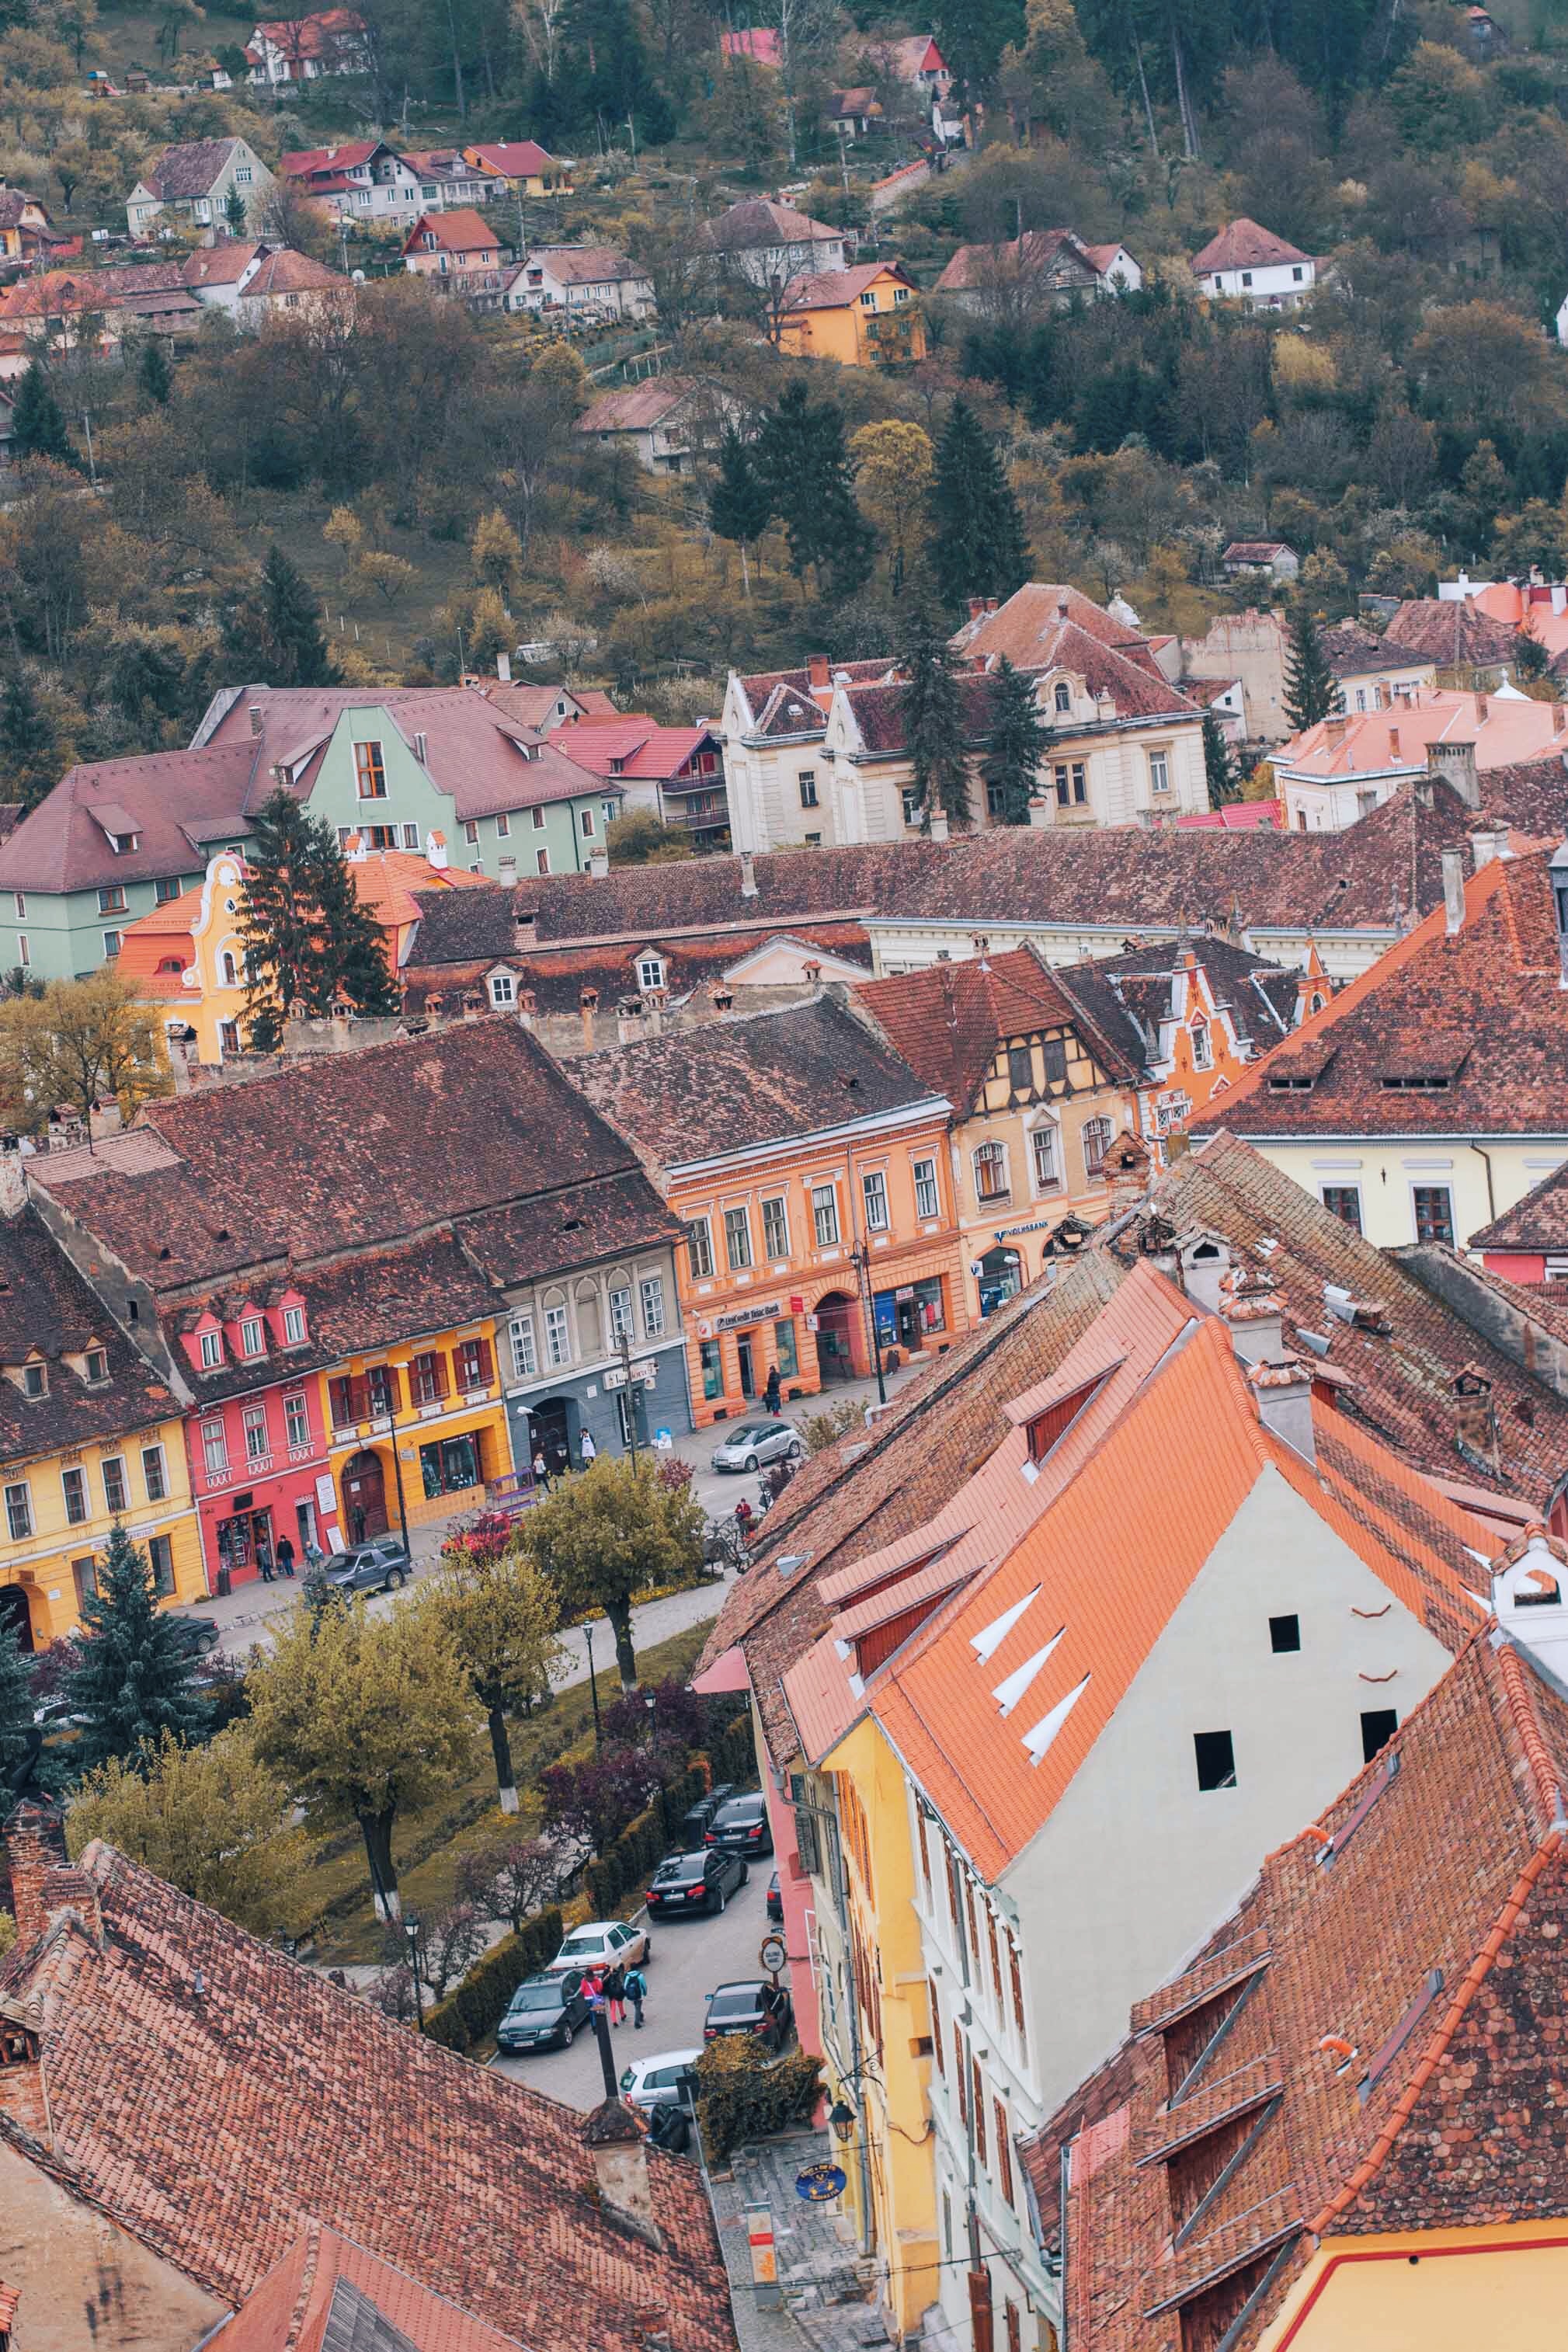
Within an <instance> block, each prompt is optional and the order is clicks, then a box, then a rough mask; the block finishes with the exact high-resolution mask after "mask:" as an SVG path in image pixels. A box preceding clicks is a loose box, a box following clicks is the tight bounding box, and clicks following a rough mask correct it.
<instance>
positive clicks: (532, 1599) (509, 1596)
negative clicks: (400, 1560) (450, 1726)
mask: <svg viewBox="0 0 1568 2352" xmlns="http://www.w3.org/2000/svg"><path fill="white" fill-rule="evenodd" d="M419 1607H420V1609H421V1610H422V1611H423V1612H424V1613H426V1614H427V1615H428V1616H429V1618H430V1620H431V1622H433V1623H434V1625H435V1626H437V1627H438V1628H439V1629H440V1631H441V1632H442V1633H444V1635H445V1636H446V1638H447V1639H448V1640H449V1641H450V1643H451V1644H452V1647H453V1649H454V1650H455V1652H456V1654H457V1656H458V1659H459V1660H460V1662H461V1664H462V1666H463V1671H464V1673H465V1675H467V1677H468V1686H469V1688H470V1690H471V1691H472V1692H473V1694H474V1696H475V1698H476V1700H477V1701H478V1703H479V1706H480V1707H481V1708H482V1709H483V1711H484V1715H485V1720H486V1725H487V1727H488V1728H489V1734H490V1751H491V1754H492V1755H493V1756H494V1758H495V1759H496V1783H497V1788H498V1789H499V1790H500V1798H501V1811H503V1812H504V1813H515V1812H516V1811H517V1776H516V1774H515V1772H514V1771H513V1769H512V1749H511V1741H510V1739H509V1738H508V1736H507V1717H508V1715H515V1714H516V1713H517V1712H518V1710H519V1709H525V1708H532V1707H533V1706H536V1705H537V1704H538V1701H539V1700H540V1699H541V1698H543V1697H544V1696H546V1695H547V1694H548V1692H549V1686H550V1675H551V1672H552V1670H553V1669H554V1667H555V1666H556V1664H558V1663H559V1659H560V1657H561V1655H562V1652H561V1647H560V1644H559V1642H558V1641H557V1639H556V1626H557V1623H558V1622H559V1617H560V1602H559V1598H558V1596H557V1593H556V1591H555V1588H554V1586H553V1585H552V1584H551V1583H550V1581H549V1579H548V1578H547V1577H546V1576H545V1575H544V1574H543V1572H542V1571H541V1570H539V1569H538V1566H537V1565H536V1564H535V1562H534V1560H533V1559H532V1558H531V1557H530V1555H529V1551H528V1542H527V1538H526V1537H525V1535H524V1534H523V1531H522V1529H521V1528H520V1527H519V1525H518V1523H517V1520H516V1519H513V1518H509V1517H507V1516H506V1515H505V1514H504V1513H501V1512H497V1511H492V1512H487V1513H485V1514H483V1515H481V1517H479V1518H477V1519H476V1520H475V1521H474V1522H473V1524H472V1525H471V1526H469V1527H466V1528H459V1529H458V1530H457V1531H456V1532H455V1534H454V1535H451V1536H449V1537H448V1538H447V1540H446V1541H445V1543H444V1544H443V1546H442V1547H441V1572H440V1574H439V1575H438V1576H437V1577H436V1578H435V1579H434V1581H433V1582H432V1583H430V1584H427V1585H426V1586H425V1588H424V1590H423V1592H422V1593H421V1595H420V1600H419Z"/></svg>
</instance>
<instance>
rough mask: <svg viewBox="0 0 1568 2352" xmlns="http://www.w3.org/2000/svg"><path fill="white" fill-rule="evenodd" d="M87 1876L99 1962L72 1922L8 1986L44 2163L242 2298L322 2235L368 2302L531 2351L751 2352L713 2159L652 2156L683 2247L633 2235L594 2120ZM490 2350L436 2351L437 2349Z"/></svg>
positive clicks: (207, 1925)
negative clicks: (706, 2186) (653, 2337)
mask: <svg viewBox="0 0 1568 2352" xmlns="http://www.w3.org/2000/svg"><path fill="white" fill-rule="evenodd" d="M79 1867H80V1868H81V1870H82V1871H84V1872H85V1873H86V1874H87V1875H88V1877H89V1879H90V1881H91V1883H92V1885H93V1887H94V1888H95V1889H96V1892H97V1895H98V1898H99V1906H100V1908H101V1913H102V1919H103V1927H104V1930H105V1935H106V1939H107V1940H106V1944H105V1947H104V1948H102V1949H100V1948H99V1946H98V1944H97V1943H96V1942H95V1941H94V1940H93V1938H92V1937H90V1936H89V1934H87V1933H85V1932H83V1931H82V1930H81V1929H79V1928H78V1927H76V1926H75V1925H73V1924H71V1923H70V1922H69V1921H68V1919H57V1921H56V1923H55V1924H54V1926H53V1927H51V1928H50V1930H49V1931H48V1932H47V1935H46V1936H45V1937H43V1938H42V1939H41V1940H40V1941H39V1942H38V1943H37V1944H35V1945H34V1946H33V1947H31V1948H18V1949H17V1950H16V1951H15V1952H13V1953H12V1954H11V1955H10V1957H9V1958H8V1959H7V1960H6V1961H5V1964H4V1967H3V1968H0V1987H3V1989H4V1990H5V1991H6V1992H8V1993H10V1994H11V1995H13V1996H14V1997H16V1998H19V1999H21V2000H24V2001H29V2002H33V2003H36V2004H37V2009H38V2011H39V2012H41V2018H42V2032H41V2037H40V2047H41V2066H42V2079H43V2084H44V2088H45V2093H46V2098H47V2108H46V2112H47V2122H48V2138H49V2141H50V2143H52V2147H51V2155H50V2160H51V2161H52V2162H53V2163H54V2164H55V2165H57V2166H59V2167H61V2168H64V2169H65V2171H66V2173H67V2176H68V2188H69V2189H70V2190H71V2192H72V2193H73V2194H75V2195H78V2196H81V2197H85V2198H87V2199H89V2200H91V2201H93V2202H94V2203H96V2204H98V2205H99V2206H101V2207H102V2208H103V2209H104V2210H106V2211H107V2212H108V2213H109V2214H110V2217H111V2218H112V2219H113V2220H115V2221H118V2222H120V2223H121V2224H122V2225H123V2226H124V2227H126V2228H128V2229H129V2230H131V2231H132V2232H133V2233H134V2234H135V2235H136V2236H137V2237H139V2238H141V2240H142V2241H143V2242H144V2243H146V2244H147V2245H149V2246H151V2247H152V2249H153V2251H154V2252H158V2253H160V2254H162V2255H163V2256H165V2257H166V2258H167V2259H168V2260H169V2261H171V2262H172V2263H176V2264H177V2265H178V2266H179V2267H180V2268H181V2269H183V2271H184V2272H185V2273H187V2274H188V2275H189V2276H191V2277H192V2278H193V2279H194V2280H195V2281H196V2282H197V2284H200V2285H202V2286H204V2288H206V2289H207V2291H208V2292H209V2293H211V2294H214V2295H217V2296H219V2297H220V2298H221V2299H222V2300H224V2301H225V2302H226V2303H229V2304H231V2305H239V2304H242V2303H243V2302H244V2301H245V2299H246V2297H248V2296H250V2295H252V2294H255V2293H256V2290H257V2288H259V2287H261V2286H262V2285H263V2283H264V2282H266V2281H267V2279H268V2277H269V2275H270V2276H271V2277H272V2278H273V2279H274V2281H275V2283H277V2281H278V2266H279V2265H280V2264H287V2263H289V2262H290V2261H291V2260H292V2259H296V2258H297V2254H298V2246H299V2242H300V2239H301V2237H302V2236H304V2235H305V2234H306V2233H307V2232H308V2231H310V2230H311V2229H312V2228H313V2227H316V2228H319V2231H321V2232H322V2233H323V2234H322V2237H321V2240H320V2242H319V2253H318V2259H319V2260H320V2259H323V2258H326V2259H329V2260H330V2261H331V2262H333V2263H336V2264H337V2265H338V2266H339V2269H340V2273H341V2274H342V2275H343V2276H345V2277H346V2278H347V2279H348V2280H349V2281H350V2284H355V2285H357V2286H358V2287H359V2288H360V2290H361V2293H362V2294H365V2295H366V2296H367V2297H368V2298H369V2299H370V2300H371V2303H372V2305H374V2304H375V2303H377V2302H378V2301H380V2299H381V2296H382V2294H385V2295H388V2296H392V2295H393V2294H394V2290H395V2294H396V2295H397V2297H398V2298H399V2299H400V2300H401V2301H402V2308H403V2309H404V2310H405V2311H406V2312H407V2314H408V2315H409V2318H411V2319H415V2320H418V2321H419V2322H420V2323H421V2324H422V2325H429V2326H434V2317H433V2315H432V2310H431V2305H432V2302H433V2300H434V2299H436V2298H440V2299H443V2300H444V2302H445V2303H446V2304H447V2305H452V2306H455V2309H456V2311H458V2312H461V2313H463V2314H465V2315H469V2316H470V2317H471V2318H472V2319H473V2320H475V2321H476V2322H477V2323H479V2324H480V2325H481V2326H483V2327H484V2328H485V2329H486V2330H488V2331H490V2332H491V2335H492V2336H503V2337H507V2338H510V2339H514V2340H515V2341H517V2342H518V2343H521V2344H525V2345H527V2346H528V2347H529V2352H579V2347H580V2346H581V2344H582V2341H583V2328H584V2315H585V2314H589V2313H591V2325H592V2330H593V2336H594V2340H595V2342H596V2344H598V2345H601V2346H602V2347H604V2352H645V2346H646V2339H647V2336H648V2335H650V2334H653V2333H656V2332H658V2331H660V2330H661V2329H664V2328H667V2329H668V2331H669V2333H670V2336H671V2337H672V2340H673V2341H674V2343H675V2344H677V2345H680V2346H682V2347H691V2352H733V2348H734V2345H735V2332H734V2326H733V2322H732V2319H731V2315H730V2308H729V2294H728V2287H727V2277H726V2272H725V2267H724V2263H723V2259H722V2256H721V2254H720V2252H719V2247H718V2243H717V2239H716V2231H715V2228H714V2223H713V2220H712V2216H711V2213H710V2210H709V2208H708V2203H707V2199H706V2194H705V2192H704V2190H703V2188H702V2184H701V2181H700V2179H699V2178H698V2175H697V2172H696V2169H695V2167H694V2166H692V2165H691V2164H689V2163H685V2162H683V2161H681V2160H680V2159H679V2158H674V2157H669V2156H665V2155H664V2154H663V2153H662V2152H661V2151H660V2150H658V2149H656V2148H650V2149H648V2151H647V2161H648V2166H649V2173H650V2186H651V2189H652V2196H653V2216H654V2220H655V2221H656V2223H657V2226H658V2228H659V2230H660V2232H661V2235H662V2239H663V2243H662V2245H661V2246H657V2247H655V2246H654V2245H653V2244H651V2243H649V2242H644V2241H643V2240H642V2239H638V2238H633V2237H630V2236H628V2235H625V2234H623V2233H622V2231H620V2230H618V2229H617V2228H616V2227H615V2226H614V2225H613V2223H612V2221H611V2220H610V2219H609V2218H608V2216H607V2215H606V2213H605V2212H604V2210H602V2208H601V2203H600V2200H599V2196H598V2193H597V2189H596V2181H595V2173H594V2166H593V2160H592V2158H591V2154H590V2152H589V2150H588V2149H587V2148H586V2147H585V2145H584V2141H583V2118H582V2117H581V2116H580V2115H579V2114H578V2113H576V2112H575V2111H574V2110H572V2109H570V2108H567V2107H563V2106H559V2105H557V2104H556V2103H555V2102H554V2101H553V2100H551V2099H548V2098H544V2097H542V2096H540V2095H538V2093H536V2092H533V2091H530V2090H525V2089H524V2088H523V2087H522V2085H521V2084H517V2083H512V2082H507V2081H505V2080H503V2079H502V2078H501V2077H500V2076H498V2075H497V2074H493V2073H492V2072H490V2071H489V2070H488V2069H487V2068H485V2067H483V2066H477V2065H475V2064H473V2063H471V2062H469V2061H468V2060H466V2059H463V2058H459V2057H456V2056H455V2055H453V2054H452V2053H450V2052H447V2051H444V2050H442V2049H440V2048H438V2047H437V2045H436V2044H435V2043H434V2042H429V2041H426V2040H423V2039H422V2038H421V2037H420V2036H419V2035H417V2034H413V2033H411V2032H409V2031H408V2030H407V2028H406V2027H403V2026H399V2025H394V2024H392V2022H390V2021H388V2020H387V2019H385V2018H383V2017H382V2016H380V2015H379V2014H378V2013H377V2011H375V2010H373V2009H372V2008H371V2006H370V2005H369V2004H368V2003H366V2002H363V2001H361V2000H356V1999H354V1997H353V1996H352V1995H351V1994H350V1993H347V1992H343V1991H340V1990H338V1988H337V1987H335V1986H334V1985H331V1984H329V1982H328V1981H327V1980H326V1979H325V1978H324V1977H323V1976H321V1975H320V1974H319V1973H318V1972H317V1971H315V1970H314V1969H307V1968H304V1967H302V1966H300V1965H299V1964H298V1963H297V1962H295V1961H293V1960H289V1959H286V1958H284V1957H283V1956H282V1954H281V1953H279V1952H277V1951H274V1950H272V1949H271V1948H268V1947H267V1946H266V1945H264V1944H261V1943H258V1942H256V1940H255V1939H254V1938H253V1937H249V1936H247V1935H246V1934H245V1933H244V1932H243V1930H241V1929H240V1928H238V1927H233V1926H232V1925H231V1924H230V1923H229V1922H228V1921H227V1920H225V1919H222V1918H219V1917H218V1916H217V1915H216V1914H215V1913H214V1912H211V1911H207V1910H204V1909H203V1907H202V1906H200V1905H199V1904H196V1903H193V1902H192V1901H191V1900H190V1899H189V1898H188V1897H187V1896H185V1895H181V1894H179V1893H178V1892H176V1890H175V1889H174V1888H172V1887H171V1886H169V1885H165V1884H164V1883H163V1882H162V1880H160V1879H158V1878H155V1877H154V1876H153V1875H152V1873H151V1872H150V1871H147V1870H145V1869H143V1868H141V1866H140V1865H139V1864H135V1863H132V1862H130V1861H128V1860H126V1859H125V1857H124V1856H122V1855H120V1854H118V1853H115V1852H114V1851H113V1850H112V1849H111V1848H110V1847H108V1846H105V1845H103V1844H101V1843H94V1844H92V1845H89V1847H88V1848H87V1850H86V1852H85V1853H83V1854H82V1856H81V1858H80V1864H79ZM4 2096H5V2095H4V2089H3V2087H0V2102H3V2101H4ZM327 2233H331V2235H332V2236H333V2237H341V2238H342V2239H346V2240H350V2241H351V2242H352V2246H351V2247H350V2249H346V2250H340V2249H339V2248H338V2247H337V2246H336V2245H333V2244H331V2243H330V2242H329V2237H328V2235H327ZM356 2250H358V2251H356ZM366 2258H369V2260H368V2262H367V2260H366ZM372 2265H373V2267H372ZM389 2270H390V2271H391V2272H393V2273H402V2274H403V2279H402V2283H401V2284H400V2283H396V2282H394V2281H393V2280H392V2279H390V2278H389V2276H388V2272H389ZM284 2276H285V2277H287V2272H285V2273H284ZM274 2291H275V2293H276V2294H277V2298H278V2300H279V2301H281V2297H282V2294H283V2293H284V2292H285V2291H286V2290H285V2289H284V2288H283V2287H282V2285H281V2284H275V2290H274ZM265 2309H267V2306H266V2305H264V2310H265ZM382 2309H383V2310H385V2309H386V2305H385V2304H382ZM388 2315H389V2316H392V2317H394V2318H396V2319H397V2324H398V2325H400V2326H401V2325H405V2324H406V2323H405V2322H404V2321H403V2320H402V2319H401V2318H397V2315H396V2312H395V2311H393V2312H391V2313H389V2314H388ZM454 2326H455V2323H454ZM219 2340H220V2341H222V2338H220V2339H219ZM261 2340H263V2341H267V2343H268V2347H269V2352H270V2347H271V2346H272V2345H275V2344H277V2342H278V2341H279V2338H278V2337H277V2336H271V2337H270V2338H267V2337H263V2338H262V2339H261ZM414 2340H415V2341H416V2342H420V2341H422V2339H421V2338H420V2337H419V2336H415V2338H414ZM239 2341H240V2342H241V2343H243V2342H244V2341H245V2336H244V2335H243V2333H242V2335H241V2336H240V2337H239ZM484 2341H485V2338H484V2337H480V2338H478V2339H476V2338H474V2337H473V2336H468V2337H467V2338H466V2339H464V2338H463V2337H460V2336H456V2335H455V2334H453V2335H448V2336H445V2337H443V2336H441V2335H440V2334H435V2335H434V2336H432V2337H431V2339H430V2347H429V2352H458V2346H459V2344H461V2345H462V2347H463V2352H470V2347H473V2352H478V2345H479V2344H481V2343H483V2342H484Z"/></svg>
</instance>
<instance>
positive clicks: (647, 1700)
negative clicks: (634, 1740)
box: [643, 1691, 655, 1748]
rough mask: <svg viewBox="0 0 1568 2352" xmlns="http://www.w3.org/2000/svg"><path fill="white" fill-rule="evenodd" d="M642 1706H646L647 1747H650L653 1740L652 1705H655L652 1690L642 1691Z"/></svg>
mask: <svg viewBox="0 0 1568 2352" xmlns="http://www.w3.org/2000/svg"><path fill="white" fill-rule="evenodd" d="M654 1705H655V1701H654V1698H653V1692H652V1691H644V1692H643V1706H645V1707H646V1708H647V1710H648V1745H649V1747H650V1748H652V1747H653V1741H654V1730H653V1707H654Z"/></svg>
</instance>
